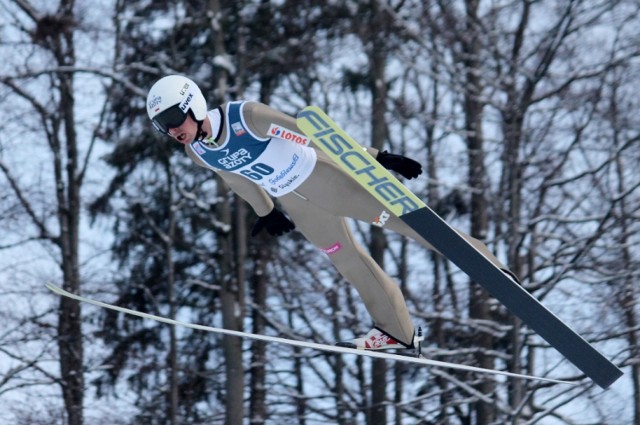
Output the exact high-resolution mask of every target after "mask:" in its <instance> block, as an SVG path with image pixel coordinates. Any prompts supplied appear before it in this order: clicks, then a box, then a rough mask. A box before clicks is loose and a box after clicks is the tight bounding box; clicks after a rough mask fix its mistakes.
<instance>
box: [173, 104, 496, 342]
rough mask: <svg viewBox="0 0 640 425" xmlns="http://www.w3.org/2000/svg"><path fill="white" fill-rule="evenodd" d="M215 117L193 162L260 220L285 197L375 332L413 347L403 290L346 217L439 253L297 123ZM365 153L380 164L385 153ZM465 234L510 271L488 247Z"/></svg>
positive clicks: (278, 117) (242, 109) (244, 108)
mask: <svg viewBox="0 0 640 425" xmlns="http://www.w3.org/2000/svg"><path fill="white" fill-rule="evenodd" d="M208 117H209V120H210V122H211V127H212V133H213V135H215V136H214V137H213V138H212V139H209V140H208V141H194V142H192V143H191V144H190V145H186V146H185V150H186V152H187V154H188V155H189V157H190V158H191V159H192V160H193V161H194V162H195V163H196V164H198V165H200V166H202V167H205V168H209V169H212V170H214V171H216V172H217V173H218V174H219V175H220V176H221V177H222V178H223V179H224V181H225V182H226V183H227V184H228V185H229V187H230V188H231V189H232V190H233V191H234V192H235V193H236V194H238V195H239V196H240V197H241V198H243V199H244V200H245V201H247V202H248V203H249V204H250V205H251V207H252V208H253V210H254V211H255V212H256V214H258V216H261V217H262V216H266V215H267V214H268V213H269V212H271V210H272V209H273V208H274V203H273V200H272V199H271V197H270V196H269V195H271V196H274V197H276V198H278V201H279V202H280V204H281V206H282V207H283V209H284V210H285V211H286V212H287V214H288V215H289V217H290V218H291V220H292V221H293V223H294V224H295V225H296V227H297V229H298V230H299V231H300V232H301V233H302V234H303V235H304V236H305V237H306V238H307V240H309V241H310V242H311V243H312V244H314V245H315V246H316V247H317V248H319V249H320V250H321V251H323V252H324V253H326V254H327V255H328V257H329V258H330V259H331V261H332V263H333V264H334V265H335V267H336V268H337V269H338V271H339V272H340V274H341V275H342V276H343V277H344V278H345V279H346V280H347V281H348V282H349V283H351V284H352V285H353V286H354V287H355V288H356V289H357V291H358V293H359V294H360V296H361V297H362V300H363V302H364V304H365V306H366V308H367V311H368V312H369V314H370V315H371V317H372V318H373V320H374V322H375V325H376V327H378V328H379V329H382V330H383V331H384V332H386V333H387V334H389V335H390V336H392V337H393V338H394V339H396V340H397V341H400V342H402V343H404V344H406V345H408V346H410V345H411V344H412V342H413V335H414V327H413V325H412V322H411V318H410V316H409V312H408V309H407V306H406V303H405V299H404V296H403V295H402V292H401V291H400V288H399V287H398V286H397V285H396V283H395V282H394V281H393V280H392V279H391V278H390V277H389V276H388V275H387V274H386V273H385V272H384V271H383V270H382V269H381V268H380V266H379V265H378V264H377V263H376V262H375V261H374V260H373V259H372V258H371V256H370V255H369V254H368V253H367V251H366V250H365V249H364V248H363V247H362V246H361V245H360V244H358V243H357V242H356V241H355V239H354V237H353V235H352V233H351V231H350V230H349V227H348V224H347V222H346V219H345V217H349V218H353V219H356V220H360V221H363V222H367V223H373V224H377V225H383V226H384V228H387V229H391V230H393V231H395V232H397V233H400V234H402V235H404V236H407V237H409V238H411V239H413V240H415V241H417V242H418V243H419V244H421V245H422V246H424V247H426V248H429V249H433V247H431V245H429V243H428V242H427V241H426V240H424V239H423V238H422V237H421V236H419V235H418V234H417V233H415V232H414V231H413V230H412V229H411V228H409V227H408V226H407V225H406V224H404V222H402V221H401V220H400V219H398V218H397V217H395V216H394V215H392V214H385V215H384V216H381V214H382V213H383V211H384V207H383V205H382V204H380V203H379V202H378V201H377V200H376V199H375V198H374V197H373V196H372V195H370V194H369V193H368V192H367V191H366V190H365V189H363V188H362V187H361V186H360V185H359V184H358V182H356V181H355V180H354V179H352V178H351V177H350V176H349V175H348V174H347V173H346V172H344V171H343V170H342V169H341V168H340V167H339V166H338V165H337V164H335V163H334V162H333V161H332V160H331V159H330V158H329V157H327V156H326V155H325V154H324V153H323V152H322V151H321V150H319V149H317V148H315V147H314V146H313V145H309V140H308V138H307V137H306V136H304V135H303V133H302V131H301V130H300V129H299V128H298V127H297V125H296V122H295V119H294V118H293V117H291V116H289V115H286V114H284V113H281V112H279V111H276V110H275V109H272V108H270V107H268V106H267V105H264V104H261V103H257V102H229V103H227V104H224V105H222V106H220V107H218V108H217V109H214V110H212V111H209V113H208ZM208 142H209V143H208ZM211 142H213V143H211ZM364 149H366V150H367V151H368V152H369V153H370V154H371V155H372V156H373V157H374V158H375V157H376V155H377V153H378V151H377V150H375V149H373V148H364ZM387 215H388V217H387ZM381 217H383V220H381ZM385 220H386V221H385ZM460 233H461V234H462V236H464V237H465V238H466V239H467V240H468V241H469V242H471V243H473V244H474V246H476V247H477V248H478V249H480V250H481V251H482V252H483V254H485V255H486V256H487V257H488V258H489V259H491V260H492V261H493V262H494V263H495V264H496V265H498V266H499V267H500V268H504V266H503V265H502V264H501V263H500V262H499V261H498V260H497V259H496V258H495V257H494V256H493V255H492V254H491V253H490V252H489V250H488V249H487V247H486V246H485V245H484V244H483V243H482V242H480V241H478V240H476V239H474V238H472V237H470V236H468V235H465V234H463V233H462V232H460Z"/></svg>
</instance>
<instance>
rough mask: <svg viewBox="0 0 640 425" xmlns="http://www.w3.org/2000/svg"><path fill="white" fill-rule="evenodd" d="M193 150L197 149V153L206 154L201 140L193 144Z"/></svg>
mask: <svg viewBox="0 0 640 425" xmlns="http://www.w3.org/2000/svg"><path fill="white" fill-rule="evenodd" d="M191 146H193V150H195V151H196V152H197V153H199V154H200V155H204V153H205V150H204V148H203V147H202V145H201V144H200V142H195V143H194V144H193V145H191Z"/></svg>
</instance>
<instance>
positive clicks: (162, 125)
mask: <svg viewBox="0 0 640 425" xmlns="http://www.w3.org/2000/svg"><path fill="white" fill-rule="evenodd" d="M189 111H191V113H192V115H193V118H194V119H195V120H196V121H197V122H198V128H200V127H201V126H202V122H203V121H204V119H205V117H206V116H207V101H206V100H205V99H204V96H203V95H202V92H201V91H200V89H199V88H198V85H197V84H196V83H194V82H193V81H192V80H190V79H188V78H187V77H183V76H182V75H167V76H166V77H163V78H161V79H160V80H158V81H156V83H155V84H154V85H153V86H152V87H151V90H149V94H148V95H147V114H148V115H149V118H151V121H152V122H153V126H154V127H155V128H157V129H158V130H159V131H161V132H162V133H165V134H167V133H168V132H169V129H171V128H175V127H180V125H182V123H183V122H184V120H186V119H187V115H188V113H189Z"/></svg>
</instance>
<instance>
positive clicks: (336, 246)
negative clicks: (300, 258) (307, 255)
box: [320, 242, 342, 255]
mask: <svg viewBox="0 0 640 425" xmlns="http://www.w3.org/2000/svg"><path fill="white" fill-rule="evenodd" d="M341 249H342V244H341V243H340V242H336V243H334V244H333V245H331V246H330V247H328V248H320V251H322V252H324V253H325V254H327V255H331V254H335V253H336V252H338V251H340V250H341Z"/></svg>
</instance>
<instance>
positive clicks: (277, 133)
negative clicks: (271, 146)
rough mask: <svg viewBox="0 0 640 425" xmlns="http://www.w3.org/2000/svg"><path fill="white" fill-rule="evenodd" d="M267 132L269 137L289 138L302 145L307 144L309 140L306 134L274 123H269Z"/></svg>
mask: <svg viewBox="0 0 640 425" xmlns="http://www.w3.org/2000/svg"><path fill="white" fill-rule="evenodd" d="M267 134H268V135H269V136H271V137H277V138H278V139H282V140H290V141H292V142H294V143H297V144H299V145H302V146H307V145H308V144H309V142H310V140H309V138H308V137H307V136H305V135H302V134H300V133H296V132H295V131H291V130H288V129H286V128H284V127H281V126H279V125H276V124H271V126H270V127H269V131H268V132H267Z"/></svg>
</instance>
